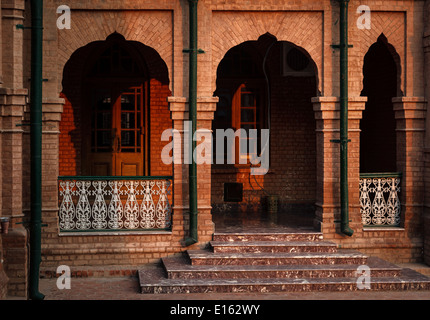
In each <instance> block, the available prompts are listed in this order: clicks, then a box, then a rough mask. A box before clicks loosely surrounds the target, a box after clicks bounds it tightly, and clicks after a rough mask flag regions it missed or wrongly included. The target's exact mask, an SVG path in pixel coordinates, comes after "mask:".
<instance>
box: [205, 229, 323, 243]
mask: <svg viewBox="0 0 430 320" xmlns="http://www.w3.org/2000/svg"><path fill="white" fill-rule="evenodd" d="M247 237H250V238H252V237H265V238H273V237H280V238H283V237H286V238H288V237H291V238H306V237H313V238H315V239H313V241H321V240H323V233H322V232H317V231H309V232H231V233H230V232H215V233H214V234H213V236H212V239H213V240H214V241H229V242H230V241H241V242H247V241H249V240H247V239H246V238H247ZM217 238H238V239H237V240H217ZM261 241H267V240H261ZM268 241H270V240H268Z"/></svg>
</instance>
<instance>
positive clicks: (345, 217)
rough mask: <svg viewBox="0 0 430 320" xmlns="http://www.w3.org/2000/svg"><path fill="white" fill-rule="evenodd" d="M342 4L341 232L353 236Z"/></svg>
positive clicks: (344, 8)
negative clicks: (349, 189)
mask: <svg viewBox="0 0 430 320" xmlns="http://www.w3.org/2000/svg"><path fill="white" fill-rule="evenodd" d="M339 2H340V201H341V222H340V223H341V232H342V233H343V234H345V235H347V236H352V234H353V233H354V231H353V230H352V229H351V228H350V227H349V212H348V210H349V201H348V142H349V140H348V47H349V45H348V3H349V0H339Z"/></svg>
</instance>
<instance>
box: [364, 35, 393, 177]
mask: <svg viewBox="0 0 430 320" xmlns="http://www.w3.org/2000/svg"><path fill="white" fill-rule="evenodd" d="M393 53H394V56H393ZM396 56H397V54H396V53H395V51H394V48H392V47H391V46H390V45H389V44H388V42H387V39H386V38H385V37H384V36H383V35H382V36H381V37H379V39H378V41H377V42H376V43H375V44H373V45H372V46H371V47H370V49H369V51H368V53H367V54H366V56H365V58H364V67H363V74H364V80H363V91H362V96H366V97H367V98H368V101H367V103H366V108H365V110H364V112H363V118H362V120H361V124H360V127H361V136H360V172H362V173H376V172H395V171H396V170H397V165H396V120H395V117H394V110H393V103H392V99H393V97H396V96H397V95H398V94H399V93H400V88H399V84H400V81H399V78H400V77H399V70H398V67H397V62H396V59H395V57H396Z"/></svg>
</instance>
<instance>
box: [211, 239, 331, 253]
mask: <svg viewBox="0 0 430 320" xmlns="http://www.w3.org/2000/svg"><path fill="white" fill-rule="evenodd" d="M210 245H211V247H212V250H213V252H215V253H218V252H231V253H239V252H242V253H245V252H246V253H259V252H336V251H337V245H336V244H335V243H333V242H328V241H231V242H225V241H211V242H210Z"/></svg>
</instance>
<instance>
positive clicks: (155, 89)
mask: <svg viewBox="0 0 430 320" xmlns="http://www.w3.org/2000/svg"><path fill="white" fill-rule="evenodd" d="M170 95H171V92H170V90H169V86H168V85H166V84H162V83H161V82H160V81H159V80H157V79H151V81H150V103H149V104H150V106H149V112H150V127H149V130H150V134H149V137H150V143H149V150H150V151H149V159H150V175H152V176H171V175H172V166H171V165H165V164H164V163H163V162H162V161H161V151H162V150H163V147H164V146H165V145H166V144H167V143H168V142H166V141H161V134H162V133H163V131H164V130H166V129H170V128H172V127H173V124H172V120H171V118H170V111H169V106H168V102H167V97H168V96H170Z"/></svg>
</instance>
